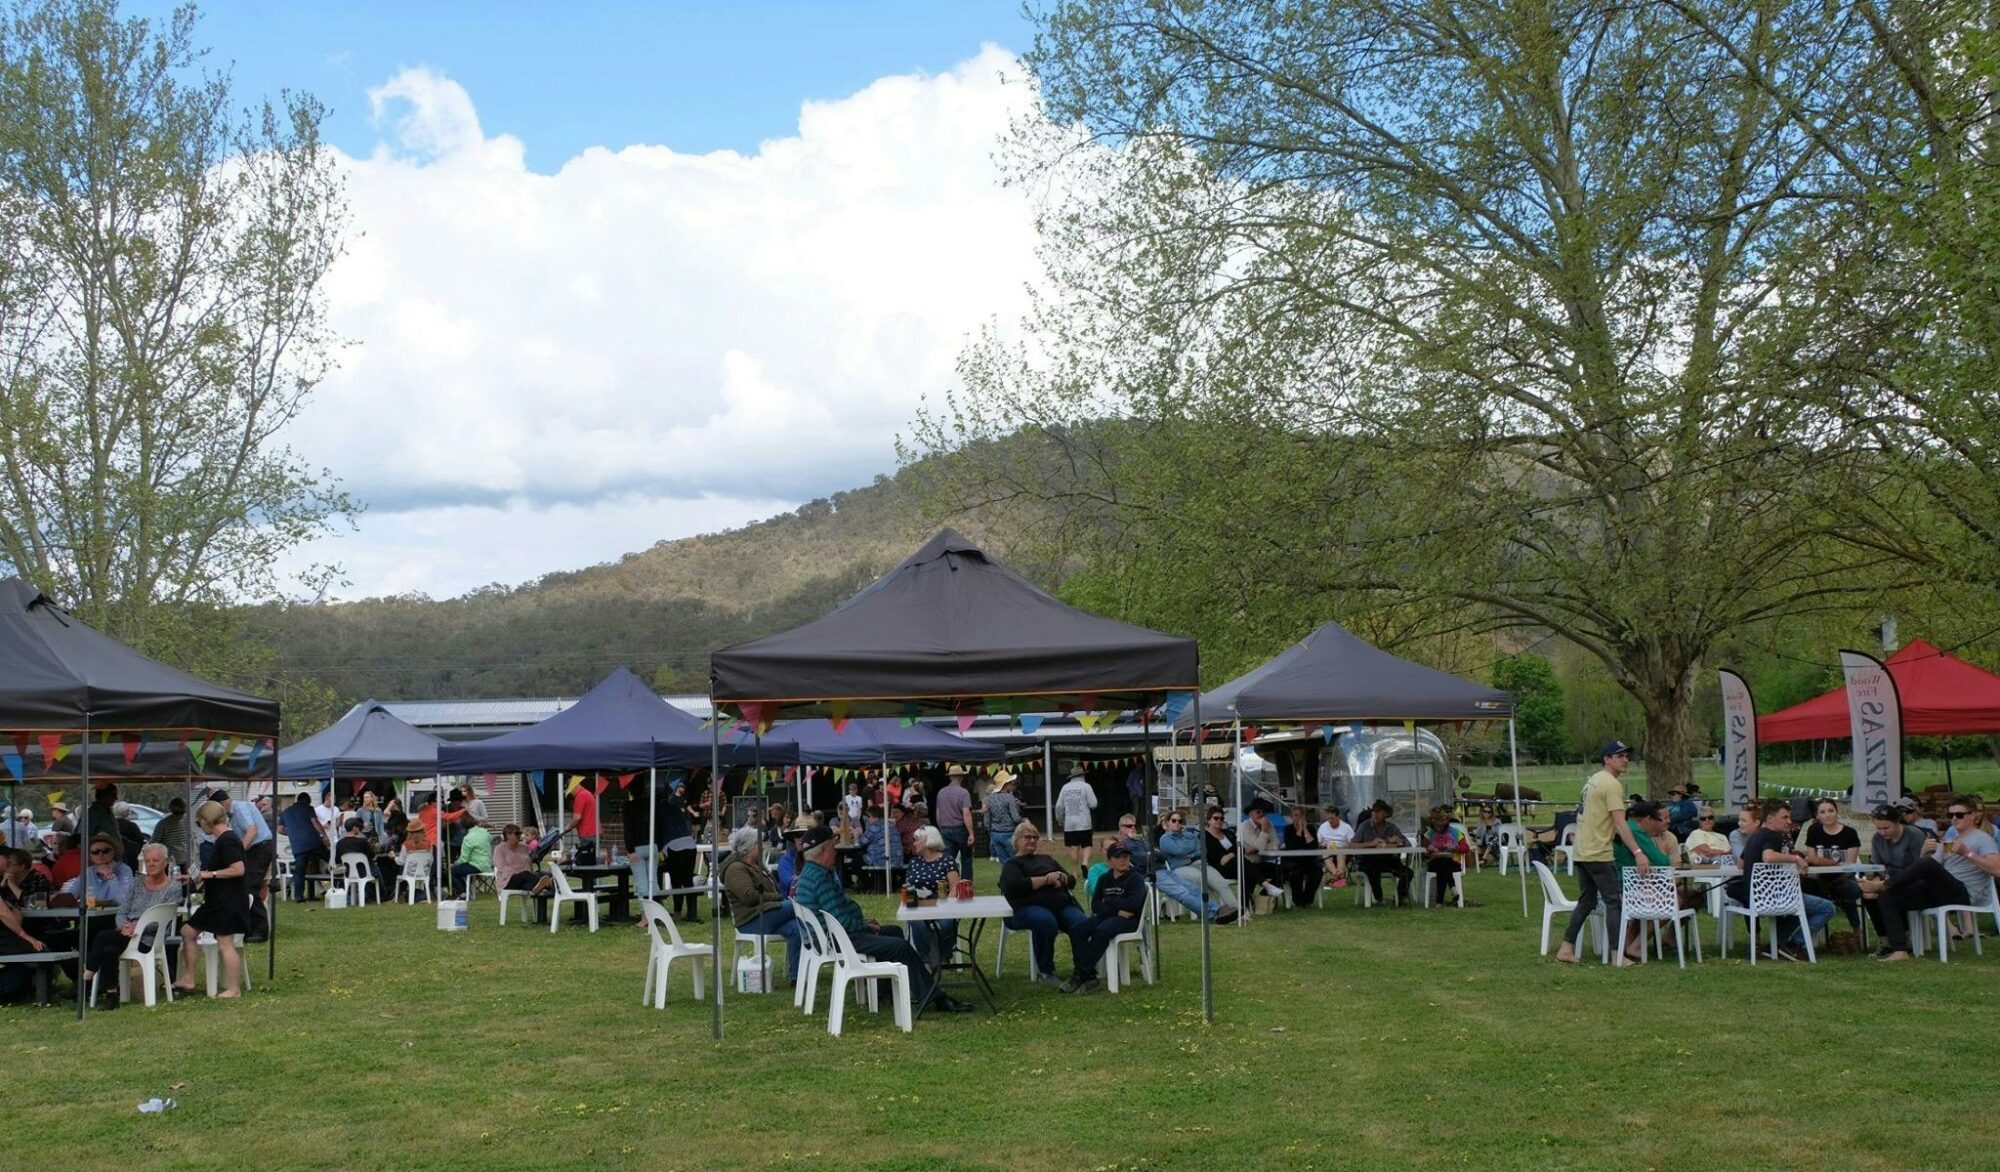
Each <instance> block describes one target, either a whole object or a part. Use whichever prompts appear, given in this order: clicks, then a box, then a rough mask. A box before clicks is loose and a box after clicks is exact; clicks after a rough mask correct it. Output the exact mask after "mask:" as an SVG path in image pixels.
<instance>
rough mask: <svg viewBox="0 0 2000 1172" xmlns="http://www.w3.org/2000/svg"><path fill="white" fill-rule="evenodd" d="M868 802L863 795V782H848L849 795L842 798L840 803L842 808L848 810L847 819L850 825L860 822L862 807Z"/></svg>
mask: <svg viewBox="0 0 2000 1172" xmlns="http://www.w3.org/2000/svg"><path fill="white" fill-rule="evenodd" d="M866 804H867V802H866V799H864V798H863V797H862V796H861V783H860V782H858V781H850V782H848V783H847V795H846V796H845V797H843V798H841V799H840V805H841V808H842V809H844V810H846V811H847V821H848V823H849V824H850V825H859V824H860V822H861V807H862V806H864V805H866Z"/></svg>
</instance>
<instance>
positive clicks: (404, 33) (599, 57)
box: [125, 0, 1030, 172]
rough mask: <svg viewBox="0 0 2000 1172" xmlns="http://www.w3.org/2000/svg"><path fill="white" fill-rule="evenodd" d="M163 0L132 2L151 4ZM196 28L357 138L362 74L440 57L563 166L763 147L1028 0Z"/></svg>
mask: <svg viewBox="0 0 2000 1172" xmlns="http://www.w3.org/2000/svg"><path fill="white" fill-rule="evenodd" d="M172 7H173V5H172V4H169V3H160V2H157V0H146V2H143V3H134V2H130V0H128V3H127V4H126V5H125V8H126V10H127V11H128V12H130V13H132V14H134V15H142V16H152V15H157V14H161V13H165V12H168V11H171V9H172ZM198 7H199V10H200V11H201V13H202V19H201V23H200V28H199V32H198V34H197V36H198V38H199V39H200V40H201V41H202V42H203V43H204V44H206V45H208V46H209V47H210V50H211V58H210V59H211V61H212V62H215V63H226V64H230V65H231V67H232V71H233V75H234V77H235V80H236V92H237V93H238V94H239V95H241V96H243V97H245V98H249V97H253V96H258V95H263V94H271V93H276V92H277V91H278V90H280V89H283V88H292V89H304V90H309V91H311V92H312V93H315V94H317V95H318V96H319V97H320V98H321V100H323V101H324V102H325V103H326V104H327V105H328V106H330V107H332V117H331V118H330V119H329V121H328V123H327V127H326V129H327V135H328V138H329V140H330V141H332V142H333V144H334V145H336V146H339V147H341V148H342V149H343V150H346V151H348V152H350V153H357V154H358V153H364V152H366V151H367V150H368V149H369V148H370V147H371V146H372V145H373V144H374V142H375V141H376V139H377V138H378V137H379V136H378V134H377V132H376V130H375V128H374V127H372V126H371V125H370V122H369V105H368V99H367V89H368V87H370V86H374V85H379V84H381V83H382V81H383V80H384V79H386V78H388V77H390V76H391V75H393V74H395V73H396V72H398V71H399V70H401V69H403V68H406V67H412V66H429V67H431V68H433V69H435V70H437V71H439V72H440V73H443V74H445V75H448V76H450V77H451V78H452V79H453V80H455V81H457V82H458V83H459V84H461V85H463V86H464V87H465V88H466V89H467V90H468V91H469V92H471V93H472V94H473V95H475V97H476V98H477V100H478V104H479V114H480V119H481V122H482V123H483V125H484V127H485V130H486V132H487V133H488V134H489V135H491V134H511V135H514V136H516V137H518V138H520V139H521V140H522V141H523V142H524V143H526V144H527V148H528V154H527V163H528V166H529V167H530V168H531V169H533V170H536V171H541V172H548V171H552V170H554V169H555V168H557V167H558V166H560V165H561V164H562V162H563V161H564V160H566V159H568V158H570V157H572V156H573V155H575V154H576V153H577V152H578V151H579V150H581V149H582V148H584V147H586V146H591V145H601V146H610V147H613V148H617V147H622V146H628V145H632V144H634V143H653V144H661V145H666V146H671V147H673V148H674V149H675V150H677V151H682V152H694V153H700V152H706V151H712V150H717V149H731V150H737V151H743V152H746V153H747V152H751V151H754V150H755V149H756V147H757V144H758V143H760V142H762V141H764V140H765V139H769V138H773V137H777V136H782V135H788V134H791V133H792V132H793V131H794V130H795V129H796V126H797V120H798V112H799V104H800V103H801V102H802V101H804V100H806V99H826V98H837V97H841V96H844V95H847V94H850V93H853V92H854V91H856V90H859V89H860V88H862V87H863V86H865V85H867V84H868V83H869V82H871V81H873V80H875V79H876V78H880V77H884V76H888V75H892V74H902V73H917V72H921V73H935V72H939V71H942V70H945V69H948V68H950V67H951V66H952V65H954V64H956V63H958V62H960V61H963V60H965V59H966V58H968V57H971V56H972V55H973V54H975V53H976V52H978V50H979V47H980V45H981V43H982V42H989V41H990V42H992V43H994V44H997V45H999V46H1000V47H1002V48H1005V49H1011V50H1014V51H1015V52H1020V51H1022V50H1024V49H1026V48H1027V44H1028V41H1029V36H1030V30H1029V25H1028V24H1027V22H1026V21H1025V20H1024V19H1023V17H1022V15H1021V11H1020V7H1021V6H1020V2H1019V0H735V2H728V3H725V2H721V0H711V2H709V3H688V2H686V0H651V2H646V3H637V2H632V0H622V2H610V0H567V2H564V3H554V2H550V3H527V2H525V0H513V2H502V0H489V2H487V3H463V2H445V0H400V2H394V3H390V2H384V0H318V2H316V3H302V2H299V0H206V2H204V3H201V4H200V5H199V6H198Z"/></svg>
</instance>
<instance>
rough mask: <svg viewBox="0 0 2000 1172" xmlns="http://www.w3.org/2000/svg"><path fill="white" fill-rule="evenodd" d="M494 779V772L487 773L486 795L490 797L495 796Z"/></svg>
mask: <svg viewBox="0 0 2000 1172" xmlns="http://www.w3.org/2000/svg"><path fill="white" fill-rule="evenodd" d="M493 781H494V778H493V775H492V774H490V773H489V774H487V775H486V796H487V797H489V798H490V797H492V796H493Z"/></svg>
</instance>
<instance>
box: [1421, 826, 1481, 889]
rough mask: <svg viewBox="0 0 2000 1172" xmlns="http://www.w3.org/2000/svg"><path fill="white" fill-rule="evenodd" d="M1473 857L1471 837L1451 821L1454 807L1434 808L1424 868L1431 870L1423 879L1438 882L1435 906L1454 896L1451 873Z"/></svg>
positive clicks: (1425, 844) (1426, 838) (1461, 868)
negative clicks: (1452, 894) (1452, 893)
mask: <svg viewBox="0 0 2000 1172" xmlns="http://www.w3.org/2000/svg"><path fill="white" fill-rule="evenodd" d="M1471 857H1472V841H1471V839H1470V838H1468V837H1467V836H1466V834H1465V832H1464V831H1463V830H1460V829H1459V828H1458V827H1456V826H1454V825H1452V821H1451V807H1450V806H1439V807H1437V808H1436V809H1434V810H1432V811H1431V828H1430V833H1429V834H1427V835H1425V836H1424V870H1425V871H1426V872H1427V873H1428V875H1427V878H1426V879H1425V880H1424V882H1426V883H1430V882H1436V884H1437V899H1436V901H1435V902H1433V903H1432V905H1431V906H1432V907H1442V906H1443V905H1444V903H1445V901H1446V900H1448V899H1450V898H1451V890H1452V877H1453V876H1455V875H1457V874H1458V873H1459V872H1461V871H1463V870H1465V862H1466V860H1467V859H1470V858H1471Z"/></svg>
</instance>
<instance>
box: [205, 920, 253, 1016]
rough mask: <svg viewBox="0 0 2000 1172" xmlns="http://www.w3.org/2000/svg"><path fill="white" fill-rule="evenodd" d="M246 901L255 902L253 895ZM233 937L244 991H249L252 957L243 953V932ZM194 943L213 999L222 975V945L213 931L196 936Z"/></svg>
mask: <svg viewBox="0 0 2000 1172" xmlns="http://www.w3.org/2000/svg"><path fill="white" fill-rule="evenodd" d="M244 902H246V903H252V904H254V902H255V901H254V900H253V899H252V898H251V897H249V896H245V897H244ZM231 939H233V940H235V941H236V960H237V965H236V967H237V969H238V970H240V972H241V974H242V978H243V988H242V992H245V993H248V992H249V991H250V968H251V965H250V958H249V957H248V956H245V955H244V953H243V933H241V932H238V933H236V935H235V936H233V937H231ZM194 944H195V947H196V948H199V949H201V968H202V971H203V972H204V973H206V974H207V980H208V995H209V997H210V998H211V999H213V998H214V997H215V991H216V989H217V987H218V985H219V981H218V977H219V976H220V975H221V969H222V952H221V947H220V946H219V945H218V944H216V942H215V933H213V932H203V933H201V934H200V935H198V936H196V937H195V938H194Z"/></svg>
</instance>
